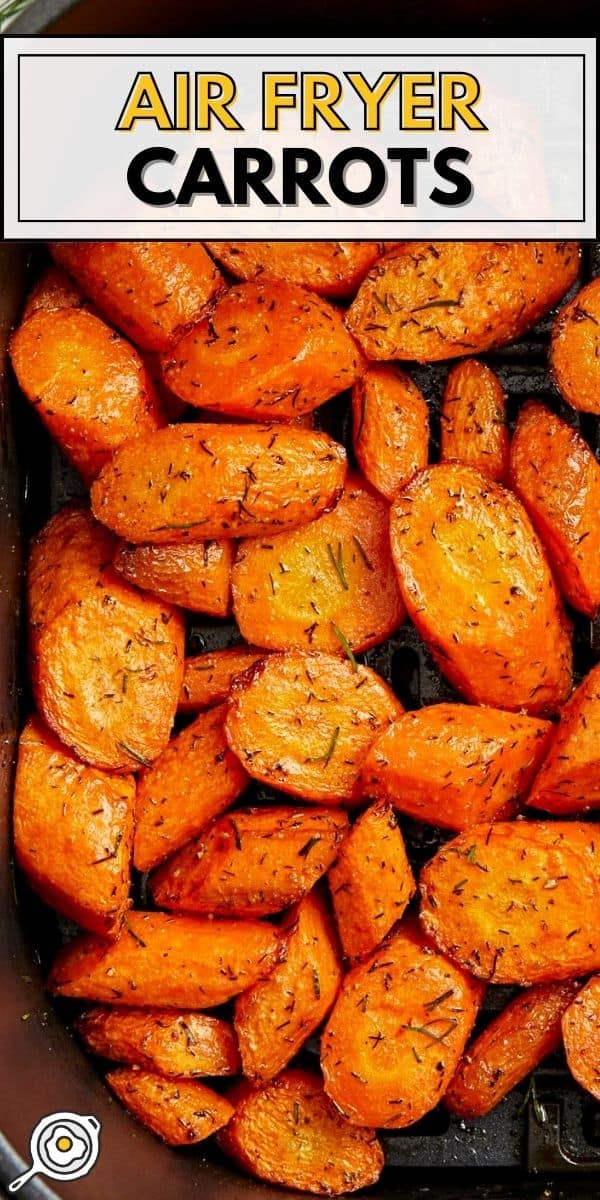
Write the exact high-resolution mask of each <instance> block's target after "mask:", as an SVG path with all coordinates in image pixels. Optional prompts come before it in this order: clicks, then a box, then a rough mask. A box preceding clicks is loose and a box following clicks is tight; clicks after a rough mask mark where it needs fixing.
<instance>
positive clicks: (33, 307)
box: [21, 263, 87, 322]
mask: <svg viewBox="0 0 600 1200" xmlns="http://www.w3.org/2000/svg"><path fill="white" fill-rule="evenodd" d="M86 307H87V300H86V299H85V296H82V294H81V292H80V291H79V288H78V287H77V286H76V285H75V284H74V283H73V280H72V279H70V278H69V276H68V275H67V273H66V271H63V270H62V268H61V267H55V266H54V264H53V263H52V264H51V265H50V266H49V267H46V269H45V270H44V271H42V273H41V275H40V276H39V277H38V279H36V281H35V283H34V285H33V287H32V289H31V291H30V292H29V293H28V295H27V298H26V300H25V304H24V307H23V312H22V313H21V321H22V322H23V321H26V320H27V318H28V317H31V316H32V315H33V313H34V312H37V311H38V309H43V310H44V312H51V311H52V310H53V309H55V308H86Z"/></svg>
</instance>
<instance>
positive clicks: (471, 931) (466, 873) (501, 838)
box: [420, 821, 600, 986]
mask: <svg viewBox="0 0 600 1200" xmlns="http://www.w3.org/2000/svg"><path fill="white" fill-rule="evenodd" d="M598 845H599V842H598V826H597V825H587V824H584V823H583V822H575V821H572V822H566V821H555V822H553V823H552V822H547V823H546V822H542V821H516V822H515V821H513V822H502V821H499V822H498V823H497V824H496V825H477V826H475V827H474V828H472V829H468V830H467V831H466V832H465V833H461V834H459V836H458V837H456V838H454V840H453V841H451V842H448V843H447V844H446V845H445V846H443V847H442V849H441V850H439V851H438V853H437V854H436V855H435V858H433V859H432V860H431V862H430V863H428V864H427V866H426V867H425V869H424V870H423V872H422V874H421V882H420V888H421V920H422V922H423V925H424V927H425V929H426V930H427V932H428V933H429V934H431V936H432V937H433V938H434V940H435V942H436V943H437V945H438V946H440V947H441V949H442V950H445V951H446V952H447V953H448V954H451V955H452V957H453V958H454V959H455V961H456V962H459V963H461V965H462V966H463V967H465V968H466V969H467V970H468V971H472V972H473V974H474V975H477V976H479V977H480V978H482V979H488V980H489V981H490V982H491V983H516V984H521V985H523V986H525V985H527V984H531V983H551V982H554V981H555V980H559V979H572V978H574V977H575V976H577V975H585V974H586V973H589V972H590V971H594V970H597V969H598V968H600V934H599V932H598V930H599V926H600V861H599V858H598Z"/></svg>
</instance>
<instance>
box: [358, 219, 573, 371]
mask: <svg viewBox="0 0 600 1200" xmlns="http://www.w3.org/2000/svg"><path fill="white" fill-rule="evenodd" d="M578 270H579V248H578V245H577V242H404V243H402V244H401V245H400V248H399V249H397V250H395V251H393V252H392V253H391V254H387V255H386V256H385V257H384V258H382V259H380V260H379V262H377V263H376V264H375V266H374V267H373V269H372V270H371V271H370V272H369V274H368V275H367V278H366V279H365V281H364V283H363V284H362V285H361V287H360V290H359V292H358V295H357V297H356V300H355V301H354V303H353V305H352V307H351V308H350V311H349V314H348V324H349V327H350V329H351V330H352V332H353V333H354V335H355V337H356V338H357V340H358V342H359V344H360V346H361V347H362V349H363V351H364V353H365V354H366V355H367V358H371V359H392V358H400V359H414V360H416V361H417V362H432V361H434V360H437V359H442V358H456V357H460V358H462V357H463V356H464V355H465V354H480V353H481V352H482V351H483V350H489V349H490V347H492V346H501V345H504V343H505V342H510V341H512V340H513V339H514V338H516V337H519V335H520V334H521V333H524V332H525V330H526V329H528V328H529V327H530V326H531V325H533V324H534V323H535V322H536V321H537V320H538V319H539V317H541V316H542V315H543V313H545V312H547V311H548V310H549V309H550V308H552V305H553V304H556V302H557V300H560V298H561V296H564V294H565V292H566V291H568V289H569V288H570V286H571V284H572V283H574V281H575V279H576V277H577V272H578Z"/></svg>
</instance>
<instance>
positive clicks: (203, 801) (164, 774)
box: [133, 705, 248, 871]
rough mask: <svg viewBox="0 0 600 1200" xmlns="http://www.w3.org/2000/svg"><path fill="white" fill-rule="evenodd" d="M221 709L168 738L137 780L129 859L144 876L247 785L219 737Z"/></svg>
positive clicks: (223, 712)
mask: <svg viewBox="0 0 600 1200" xmlns="http://www.w3.org/2000/svg"><path fill="white" fill-rule="evenodd" d="M225 715H226V709H225V706H224V705H219V706H218V707H217V708H212V709H210V711H209V712H205V713H201V714H200V716H199V717H197V718H196V720H195V721H192V723H191V725H188V726H187V727H186V728H185V729H184V730H182V732H181V733H178V734H177V735H176V736H175V737H173V738H171V741H170V742H169V744H168V746H166V747H165V749H164V750H163V752H162V754H161V755H160V756H159V757H158V759H157V760H156V762H155V763H153V765H152V766H151V767H150V768H149V769H148V770H145V771H142V772H141V773H140V777H139V781H138V791H137V801H136V814H135V815H136V820H135V840H134V849H133V859H134V863H135V865H136V867H137V869H138V871H148V870H150V868H151V867H154V866H156V863H158V862H160V861H161V859H163V858H166V857H167V855H168V854H172V853H173V851H174V850H178V849H179V847H180V846H183V844H184V842H187V840H188V838H191V837H194V836H195V835H196V834H198V833H201V832H202V830H203V829H205V828H206V826H207V825H208V824H209V823H210V821H211V820H212V819H213V817H216V816H218V814H219V813H222V812H223V811H224V810H225V809H226V808H229V806H230V805H231V804H233V802H234V800H237V798H238V796H240V795H241V793H242V792H243V791H244V788H245V787H246V784H247V783H248V775H247V773H246V771H245V770H244V768H243V766H242V764H241V763H240V762H239V760H238V759H237V758H236V756H235V754H232V752H231V750H230V749H229V747H228V745H227V739H226V737H225Z"/></svg>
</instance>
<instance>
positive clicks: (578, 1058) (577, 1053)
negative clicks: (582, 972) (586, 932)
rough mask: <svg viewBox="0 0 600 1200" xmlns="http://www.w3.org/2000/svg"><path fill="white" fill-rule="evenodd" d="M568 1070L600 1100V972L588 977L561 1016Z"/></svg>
mask: <svg viewBox="0 0 600 1200" xmlns="http://www.w3.org/2000/svg"><path fill="white" fill-rule="evenodd" d="M562 1034H563V1040H564V1044H565V1053H566V1056H567V1063H568V1066H569V1070H570V1072H571V1074H572V1075H573V1077H574V1078H575V1079H576V1080H577V1082H578V1083H580V1084H581V1086H582V1087H583V1088H585V1089H586V1091H587V1092H590V1093H591V1095H592V1096H593V1097H594V1099H595V1100H600V975H595V976H594V978H593V979H590V980H588V982H587V983H586V985H585V987H584V988H582V989H581V991H580V992H579V994H578V995H577V996H576V997H575V999H574V1000H573V1003H572V1004H571V1005H570V1006H569V1008H568V1009H567V1011H566V1012H565V1013H564V1015H563V1019H562Z"/></svg>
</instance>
